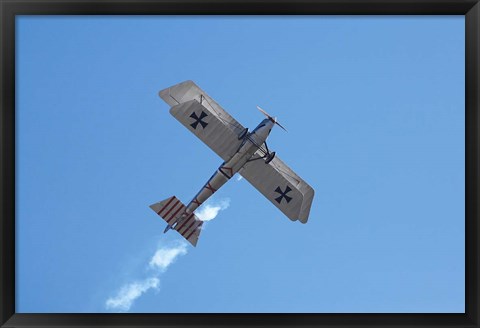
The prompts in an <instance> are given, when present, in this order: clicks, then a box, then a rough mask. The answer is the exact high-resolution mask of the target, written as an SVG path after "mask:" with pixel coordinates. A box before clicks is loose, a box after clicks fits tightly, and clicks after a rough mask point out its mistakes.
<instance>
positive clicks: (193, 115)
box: [190, 110, 208, 130]
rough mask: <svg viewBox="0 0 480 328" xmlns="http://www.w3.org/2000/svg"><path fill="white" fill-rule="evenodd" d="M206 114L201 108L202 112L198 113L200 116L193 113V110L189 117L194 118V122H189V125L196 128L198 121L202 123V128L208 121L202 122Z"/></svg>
mask: <svg viewBox="0 0 480 328" xmlns="http://www.w3.org/2000/svg"><path fill="white" fill-rule="evenodd" d="M207 116H208V115H207V114H206V113H205V112H204V111H203V110H202V113H201V114H200V117H198V116H197V114H195V112H193V113H192V115H190V117H191V118H193V119H194V120H195V122H193V123H192V124H190V126H191V127H192V128H194V129H195V130H196V129H197V125H198V123H200V124H201V125H202V128H204V129H205V127H206V126H207V125H208V123H207V122H204V121H203V119H204V118H205V117H207Z"/></svg>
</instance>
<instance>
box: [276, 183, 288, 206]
mask: <svg viewBox="0 0 480 328" xmlns="http://www.w3.org/2000/svg"><path fill="white" fill-rule="evenodd" d="M291 190H292V189H291V188H290V187H289V186H287V187H286V188H285V191H282V189H280V186H278V187H277V189H275V192H278V193H279V194H280V196H279V197H277V198H275V200H276V201H277V203H279V204H280V203H281V202H282V199H284V198H285V200H286V201H287V203H290V201H291V200H292V197H289V196H287V194H288V193H289V192H290V191H291Z"/></svg>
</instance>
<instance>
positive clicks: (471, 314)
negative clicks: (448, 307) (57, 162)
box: [0, 0, 480, 327]
mask: <svg viewBox="0 0 480 328" xmlns="http://www.w3.org/2000/svg"><path fill="white" fill-rule="evenodd" d="M45 14H49V15H60V14H61V15H87V14H88V15H131V14H134V15H156V14H163V15H173V14H175V15H180V14H182V15H192V14H195V15H206V14H208V15H223V14H236V15H237V14H238V15H240V14H249V15H263V14H266V15H272V14H275V15H282V14H295V15H306V14H308V15H315V14H322V15H367V14H368V15H465V46H466V49H465V54H466V57H465V64H466V65H465V78H466V81H465V105H466V106H465V147H466V149H465V255H466V258H465V263H466V264H465V284H466V288H465V313H464V314H458V313H456V314H454V313H442V314H313V313H307V314H200V313H197V314H53V313H52V314H20V313H15V16H16V15H45ZM0 17H1V49H2V50H1V88H0V99H1V106H2V111H1V128H0V129H1V130H0V131H1V137H0V138H1V141H0V144H1V151H0V168H1V170H0V172H1V173H0V174H1V176H0V187H1V188H0V190H1V191H0V192H1V203H0V209H1V219H0V229H1V246H0V252H1V264H0V281H1V286H0V325H1V327H38V326H42V327H63V326H65V327H73V326H75V327H112V326H113V327H117V326H122V327H130V326H131V327H154V326H155V327H157V326H158V327H167V326H168V327H187V326H198V327H200V326H204V327H209V326H248V327H260V326H304V327H307V326H310V327H313V326H315V327H331V326H335V327H354V326H381V327H388V326H395V327H403V326H406V327H408V326H409V327H423V326H431V327H479V318H478V314H479V303H478V296H479V285H478V275H479V270H478V266H479V264H478V260H479V243H478V236H479V225H478V218H479V215H478V205H477V204H478V203H479V201H480V199H479V196H478V184H479V174H478V173H479V152H478V146H479V143H478V140H479V129H478V127H479V125H480V121H479V117H480V116H479V88H480V84H479V67H480V65H479V62H480V54H479V43H480V24H479V21H480V5H479V3H478V0H475V1H473V0H467V1H459V0H420V1H413V0H394V1H389V0H358V1H356V0H338V1H333V0H300V1H294V0H279V1H276V2H267V1H262V0H243V1H238V0H230V1H228V0H140V1H135V0H106V1H90V0H53V1H52V0H50V1H47V0H30V1H25V0H18V1H14V0H0Z"/></svg>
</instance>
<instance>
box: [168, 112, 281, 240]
mask: <svg viewBox="0 0 480 328" xmlns="http://www.w3.org/2000/svg"><path fill="white" fill-rule="evenodd" d="M274 124H275V122H274V121H272V120H270V119H268V118H267V119H264V120H263V121H262V122H260V124H258V125H257V127H256V128H255V129H254V130H253V131H252V132H250V133H247V134H246V135H245V136H244V137H243V141H242V143H241V145H240V147H239V148H238V150H237V151H236V153H235V154H233V155H232V157H231V158H230V159H229V160H227V161H225V162H223V163H222V164H221V165H220V167H219V168H218V169H217V170H216V171H215V173H213V175H212V177H211V178H210V179H209V180H208V181H207V183H206V184H205V185H204V186H203V187H202V189H200V191H199V192H198V193H197V194H196V195H195V197H194V198H193V199H192V200H191V201H190V203H189V204H188V205H187V208H186V210H185V213H184V214H183V215H182V216H181V217H180V219H179V220H177V222H174V223H172V224H171V225H169V226H167V228H166V229H165V232H166V231H168V230H169V229H170V228H172V227H175V224H179V223H180V222H181V221H182V219H183V218H185V217H187V216H188V215H190V214H191V213H193V212H194V211H195V210H196V209H197V208H198V207H199V206H200V205H202V204H203V203H204V202H205V201H206V200H207V199H208V198H209V197H211V196H212V195H213V194H214V193H215V192H216V191H217V190H218V189H220V187H222V186H223V185H224V184H225V183H226V182H227V181H228V180H230V179H231V178H232V177H233V176H234V175H235V173H237V172H238V171H240V169H241V168H242V167H243V166H244V165H245V164H246V163H247V162H248V161H249V160H250V159H251V158H252V157H253V155H254V154H255V152H256V151H257V150H258V149H259V148H260V147H261V146H262V144H263V143H264V142H265V141H266V140H267V138H268V135H269V134H270V132H271V130H272V127H273V125H274Z"/></svg>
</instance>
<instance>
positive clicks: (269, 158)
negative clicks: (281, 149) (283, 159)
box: [265, 152, 275, 164]
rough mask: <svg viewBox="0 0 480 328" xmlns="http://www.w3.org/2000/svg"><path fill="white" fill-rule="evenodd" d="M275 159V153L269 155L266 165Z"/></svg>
mask: <svg viewBox="0 0 480 328" xmlns="http://www.w3.org/2000/svg"><path fill="white" fill-rule="evenodd" d="M274 157H275V152H271V153H268V154H267V156H266V157H265V164H268V163H270V162H271V161H272V160H273V158H274Z"/></svg>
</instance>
